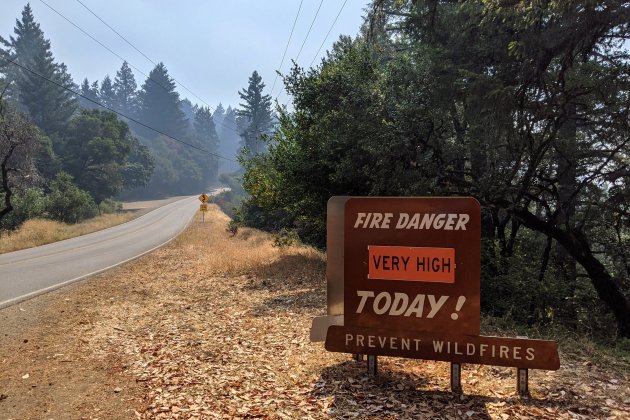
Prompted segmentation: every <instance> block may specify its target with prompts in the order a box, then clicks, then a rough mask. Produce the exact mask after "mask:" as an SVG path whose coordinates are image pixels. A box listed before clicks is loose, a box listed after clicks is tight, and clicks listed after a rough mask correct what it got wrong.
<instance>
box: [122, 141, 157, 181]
mask: <svg viewBox="0 0 630 420" xmlns="http://www.w3.org/2000/svg"><path fill="white" fill-rule="evenodd" d="M129 142H130V145H131V151H130V152H129V156H128V158H127V161H126V163H125V167H124V170H123V187H124V188H125V189H131V188H135V187H145V186H147V185H148V183H149V181H150V180H151V176H152V175H153V171H154V169H155V159H154V158H153V155H152V154H151V152H150V151H149V148H148V147H147V146H145V145H144V144H142V143H140V141H139V140H138V139H137V138H135V137H131V138H130V139H129Z"/></svg>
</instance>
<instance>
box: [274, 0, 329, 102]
mask: <svg viewBox="0 0 630 420" xmlns="http://www.w3.org/2000/svg"><path fill="white" fill-rule="evenodd" d="M323 3H324V0H320V2H319V6H318V7H317V11H316V12H315V16H313V20H312V21H311V26H309V28H308V32H306V36H305V37H304V41H302V46H300V51H298V53H297V56H296V57H295V59H294V60H293V61H295V62H297V61H298V59H299V58H300V54H302V49H303V48H304V45H305V44H306V40H307V39H308V36H309V35H310V34H311V29H313V25H314V24H315V21H316V20H317V16H318V15H319V10H320V9H321V8H322V4H323ZM283 89H284V88H282V89H280V91H279V92H278V94H277V95H276V101H277V100H278V96H280V94H281V93H282V90H283Z"/></svg>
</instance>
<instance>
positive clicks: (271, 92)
mask: <svg viewBox="0 0 630 420" xmlns="http://www.w3.org/2000/svg"><path fill="white" fill-rule="evenodd" d="M77 1H79V0H77ZM302 3H304V0H300V7H298V11H297V14H296V15H295V19H294V20H293V26H292V27H291V33H290V34H289V39H288V40H287V45H286V46H285V47H284V53H283V54H282V60H280V66H279V67H278V72H279V71H281V70H282V65H283V64H284V58H285V57H286V55H287V50H288V49H289V44H290V43H291V38H292V37H293V31H294V30H295V24H296V23H297V20H298V17H299V16H300V10H302ZM278 72H276V78H275V79H273V86H272V87H271V91H270V92H269V94H273V90H274V89H275V88H276V81H277V80H278Z"/></svg>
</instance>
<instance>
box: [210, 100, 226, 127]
mask: <svg viewBox="0 0 630 420" xmlns="http://www.w3.org/2000/svg"><path fill="white" fill-rule="evenodd" d="M212 119H213V120H214V125H215V126H216V127H219V126H220V125H221V124H223V120H224V119H225V108H223V105H222V104H221V102H219V105H217V107H216V108H215V109H214V113H213V114H212Z"/></svg>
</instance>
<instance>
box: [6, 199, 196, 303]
mask: <svg viewBox="0 0 630 420" xmlns="http://www.w3.org/2000/svg"><path fill="white" fill-rule="evenodd" d="M183 200H187V199H186V198H184V199H183ZM196 214H197V212H195V213H193V214H192V216H190V219H189V220H188V222H186V224H185V225H184V227H183V228H181V229H180V231H179V232H177V234H176V235H174V236H173V237H172V238H170V239H168V240H167V241H165V242H163V243H161V244H160V245H158V246H155V247H153V248H151V249H149V250H148V251H144V252H142V253H140V254H138V255H135V256H133V257H131V258H128V259H126V260H124V261H120V262H118V263H116V264H112V265H110V266H108V267H105V268H101V269H100V270H96V271H93V272H91V273H88V274H84V275H82V276H79V277H76V278H74V279H71V280H66V281H64V282H63V283H58V284H55V285H53V286H48V287H45V288H43V289H40V290H36V291H34V292H30V293H27V294H25V295H22V296H18V297H15V298H12V299H9V300H5V301H4V302H0V309H4V308H7V307H9V306H13V305H15V304H17V303H20V302H24V301H25V300H29V299H32V298H34V297H37V296H39V295H43V294H45V293H49V292H52V291H54V290H57V289H61V288H62V287H65V286H68V285H70V284H72V283H76V282H78V281H80V280H84V279H86V278H88V277H91V276H95V275H97V274H100V273H102V272H104V271H107V270H111V269H112V268H114V267H117V266H119V265H122V264H125V263H128V262H130V261H133V260H135V259H138V258H140V257H142V256H143V255H146V254H148V253H150V252H153V251H155V250H156V249H158V248H161V247H163V246H164V245H166V244H167V243H169V242H171V241H172V240H174V239H175V238H177V237H178V236H179V235H181V234H182V232H184V231H185V230H186V228H187V227H188V225H190V222H192V220H193V218H194V217H195V215H196Z"/></svg>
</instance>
